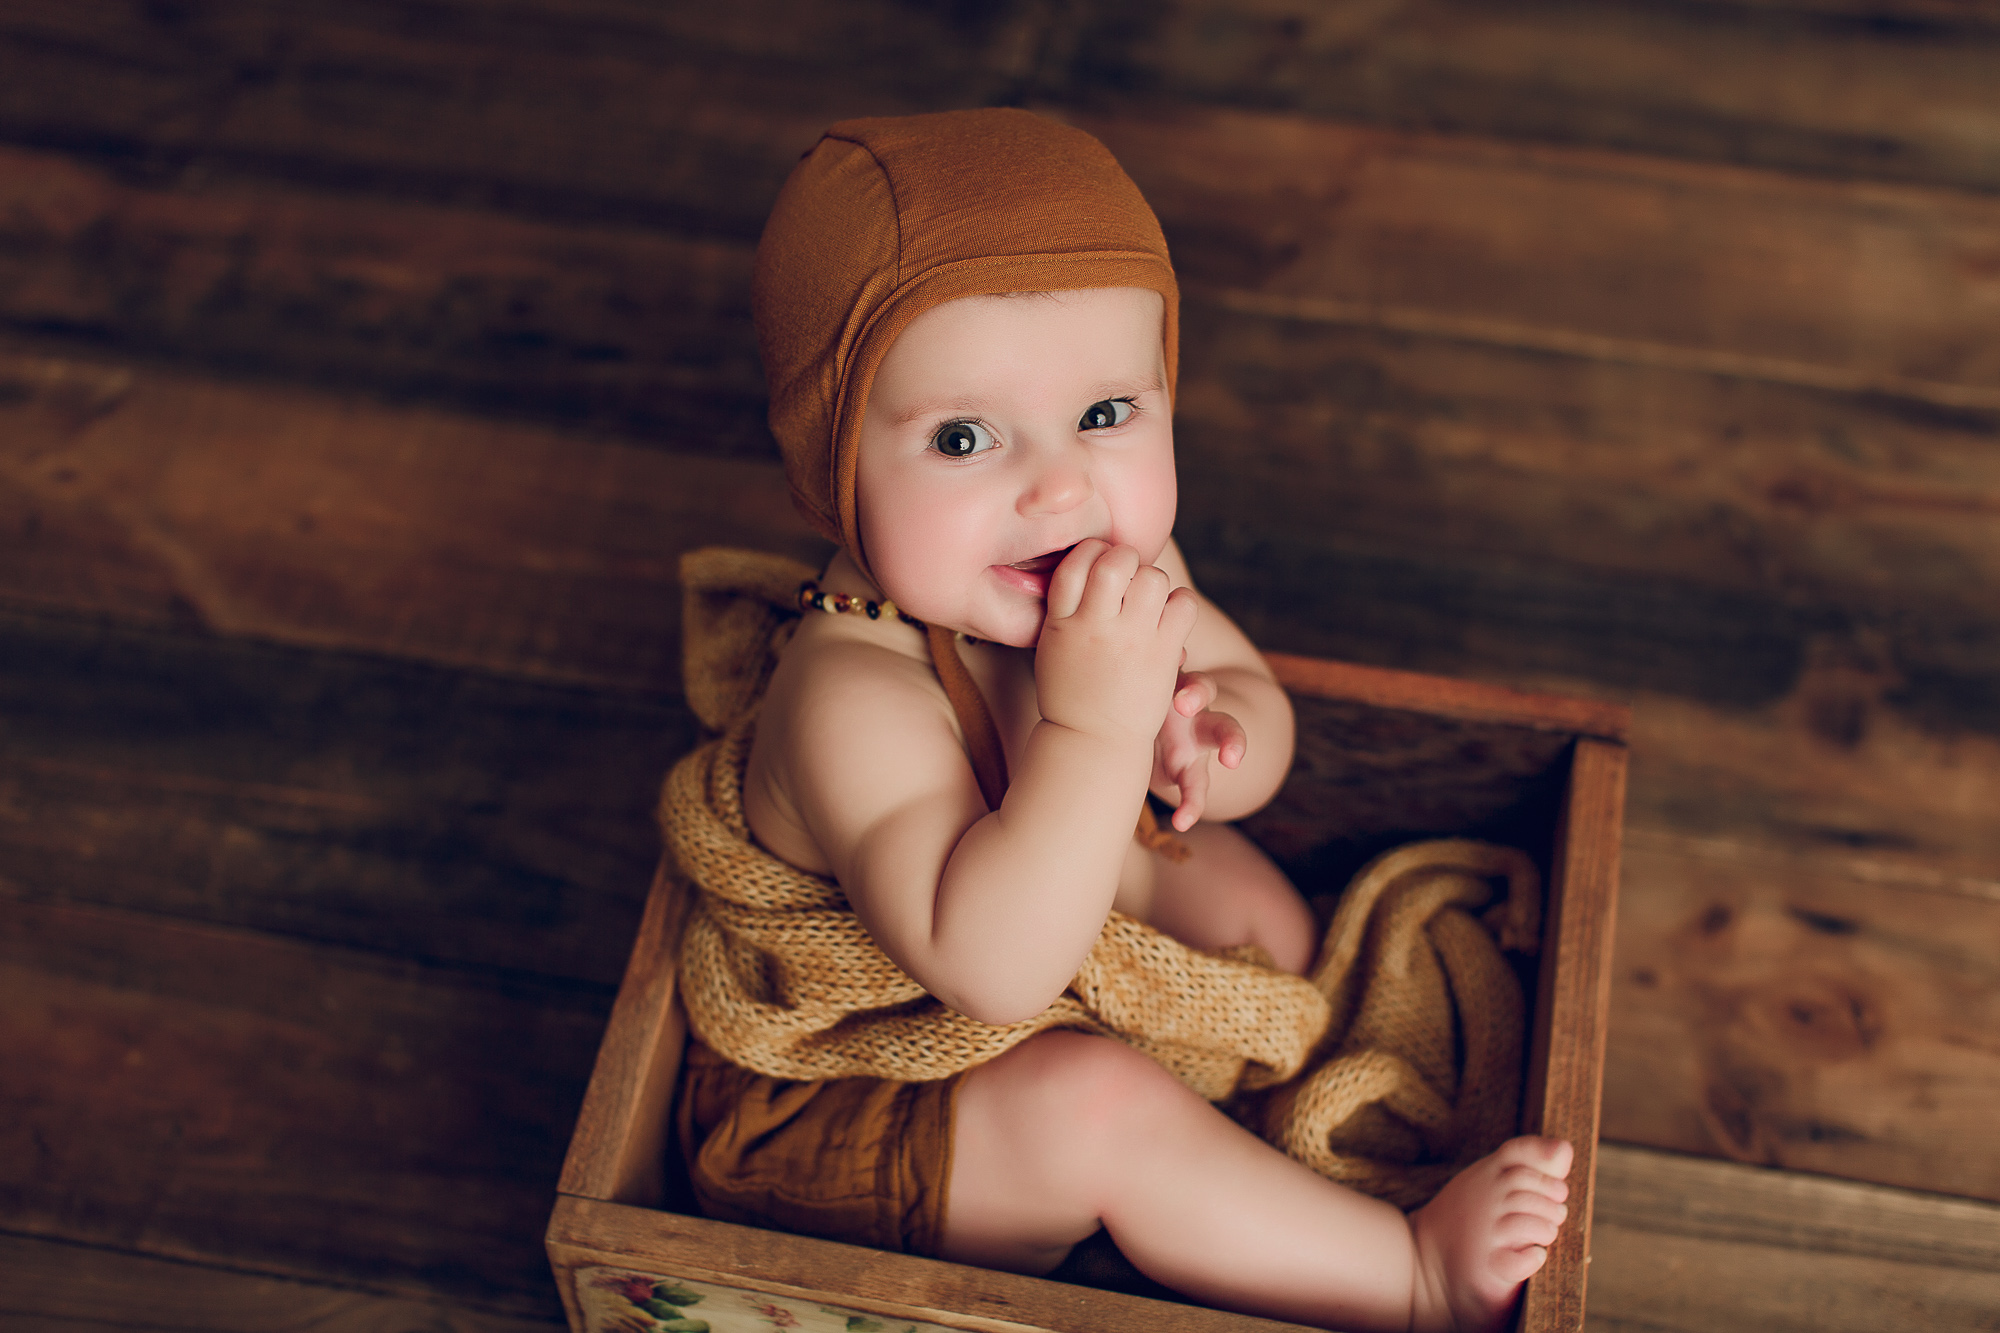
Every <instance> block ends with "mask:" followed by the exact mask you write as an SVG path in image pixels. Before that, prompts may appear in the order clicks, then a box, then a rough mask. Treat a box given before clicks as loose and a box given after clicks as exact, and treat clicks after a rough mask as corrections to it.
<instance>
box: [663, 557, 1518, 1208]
mask: <svg viewBox="0 0 2000 1333" xmlns="http://www.w3.org/2000/svg"><path fill="white" fill-rule="evenodd" d="M809 577H811V571H810V570H808V569H807V568H806V567H805V566H803V565H799V564H797V563H796V562H792V561H787V560H784V559H783V558H782V557H776V556H767V555H760V554H758V553H754V552H741V551H726V550H707V551H697V552H693V553H690V554H689V555H688V556H686V557H684V558H683V561H682V584H683V588H684V590H685V599H686V601H685V607H684V612H685V614H684V617H683V634H684V643H685V645H686V646H685V658H686V667H687V672H688V680H687V694H688V698H689V700H690V703H691V704H693V706H694V707H695V709H696V712H697V714H698V715H699V716H700V717H701V718H702V721H703V722H704V723H705V724H707V725H708V726H710V727H712V728H714V729H716V730H719V731H720V732H721V733H722V734H721V735H720V736H718V737H716V738H715V739H712V740H710V741H708V742H706V743H705V744H703V745H701V746H699V747H697V748H696V749H695V750H694V751H693V752H691V753H690V754H688V755H687V756H686V757H685V758H683V759H682V760H681V761H680V762H679V763H678V764H676V765H675V767H674V768H673V770H672V771H671V772H670V773H669V774H668V777H667V781H666V784H665V787H664V788H663V790H662V792H661V801H660V820H661V826H662V829H663V831H664V833H665V836H666V843H667V853H668V856H669V857H670V858H671V862H672V866H673V868H674V870H675V871H676V873H677V876H678V878H679V880H680V881H681V884H682V887H683V891H684V892H686V893H689V894H690V895H691V899H692V901H691V906H690V911H689V914H688V919H687V924H686V928H685V930H684V933H683V936H682V941H681V954H680V993H681V999H682V1002H683V1004H684V1005H685V1007H686V1009H687V1014H688V1020H689V1023H690V1025H691V1027H692V1029H693V1031H694V1032H695V1034H696V1035H697V1036H699V1037H700V1038H701V1040H702V1041H703V1042H704V1043H706V1044H707V1045H708V1046H709V1047H710V1048H711V1049H713V1050H715V1051H717V1052H718V1053H719V1054H721V1055H722V1056H723V1057H724V1058H726V1059H728V1060H731V1061H733V1062H734V1063H736V1064H738V1065H740V1066H742V1067H744V1068H746V1069H750V1070H753V1071H755V1072H757V1073H761V1074H767V1075H770V1076H772V1077H776V1078H785V1079H823V1078H843V1077H851V1076H857V1075H862V1076H869V1077H875V1078H887V1079H897V1080H902V1081H912V1082H914V1081H923V1080H929V1079H938V1078H945V1077H948V1076H950V1075H952V1074H956V1073H959V1072H962V1071H964V1070H966V1069H970V1068H972V1067H974V1066H976V1065H979V1064H982V1063H984V1062H985V1061H988V1060H991V1059H992V1058H994V1057H995V1056H997V1055H999V1054H1001V1053H1002V1052H1004V1051H1007V1050H1009V1049H1011V1048H1013V1047H1014V1046H1016V1045H1019V1044H1020V1043H1021V1042H1023V1041H1026V1040H1028V1039H1029V1038H1030V1037H1033V1036H1034V1035H1036V1034H1037V1033H1040V1032H1045V1031H1048V1030H1050V1029H1053V1028H1069V1029H1076V1030H1080V1031H1085V1032H1093V1033H1097V1034H1100V1035H1103V1036H1107V1037H1112V1038H1115V1039H1117V1040H1119V1041H1123V1042H1125V1043H1127V1044H1129V1045H1131V1046H1133V1047H1135V1048H1137V1049H1139V1050H1141V1051H1144V1052H1145V1053H1146V1054H1148V1055H1150V1056H1151V1057H1152V1058H1154V1059H1155V1060H1157V1061H1159V1063H1160V1064H1161V1065H1162V1066H1164V1067H1165V1068H1166V1069H1168V1070H1169V1071H1171V1072H1172V1073H1173V1074H1174V1075H1175V1077H1177V1078H1178V1079H1180V1080H1181V1081H1182V1082H1183V1083H1185V1084H1186V1085H1187V1086H1188V1087H1190V1088H1192V1089H1194V1090H1195V1091H1196V1092H1197V1093H1199V1094H1200V1095H1201V1096H1203V1097H1205V1098H1207V1099H1208V1100H1210V1101H1216V1102H1223V1103H1225V1104H1226V1106H1227V1109H1228V1110H1229V1111H1230V1112H1231V1114H1234V1115H1236V1116H1237V1117H1238V1118H1239V1119H1240V1120H1242V1121H1243V1122H1244V1123H1245V1124H1246V1125H1248V1126H1249V1127H1250V1128H1252V1129H1253V1130H1255V1131H1256V1132H1258V1133H1260V1134H1262V1135H1263V1136H1264V1137H1265V1138H1266V1139H1267V1140H1268V1141H1270V1142H1272V1143H1274V1144H1276V1145H1277V1146H1278V1147H1280V1148H1282V1149H1283V1150H1284V1151H1286V1152H1287V1153H1289V1154H1290V1155H1292V1156H1293V1157H1295V1158H1297V1159H1298V1160H1300V1161H1302V1162H1305V1163H1306V1164H1307V1165H1309V1166H1311V1167H1313V1168H1314V1169H1315V1170H1317V1171H1319V1172H1320V1173H1321V1174H1323V1175H1326V1176H1328V1177H1330V1178H1332V1179H1335V1180H1339V1181H1342V1182H1343V1183H1346V1184H1350V1185H1353V1186H1354V1187H1356V1188H1359V1189H1362V1190H1364V1191H1366V1192H1368V1193H1371V1194H1374V1195H1376V1196H1378V1197H1381V1198H1385V1199H1388V1200H1389V1201H1390V1202H1392V1203H1395V1204H1397V1205H1399V1206H1402V1207H1414V1206H1416V1205H1417V1204H1419V1203H1421V1202H1423V1201H1424V1200H1425V1199H1427V1198H1429V1197H1430V1195H1431V1194H1433V1193H1435V1192H1436V1190H1437V1188H1438V1187H1439V1186H1441V1185H1442V1184H1443V1183H1444V1181H1445V1180H1446V1179H1448V1178H1449V1177H1450V1176H1451V1174H1452V1173H1453V1172H1454V1171H1456V1170H1457V1169H1458V1168H1459V1167H1460V1166H1462V1165H1464V1164H1465V1163H1467V1162H1469V1161H1471V1160H1473V1159H1475V1158H1477V1157H1479V1156H1482V1155H1484V1154H1485V1153H1486V1152H1489V1151H1491V1150H1492V1149H1493V1148H1494V1147H1496V1146H1497V1145H1498V1144H1499V1143H1500V1142H1501V1141H1502V1140H1504V1139H1505V1138H1507V1137H1508V1136H1509V1135H1511V1134H1512V1133H1514V1132H1515V1120H1516V1117H1517V1114H1518V1105H1519V1096H1520V1084H1521V1076H1522V1037H1523V1033H1524V1031H1525V1014H1526V1006H1525V1003H1524V1000H1523V997H1522V994H1521V987H1520V984H1519V982H1518V981H1517V980H1516V978H1515V974H1514V970H1513V967H1512V966H1511V965H1510V964H1509V963H1508V962H1507V960H1506V958H1505V957H1504V956H1503V954H1502V949H1503V948H1505V949H1508V950H1512V951H1515V952H1520V953H1532V952H1533V951H1534V948H1535V944H1536V941H1537V940H1538V938H1539V924H1540V923H1539V913H1540V904H1541V892H1540V883H1539V877H1538V876H1537V874H1536V871H1535V868H1534V865H1533V862H1532V861H1531V860H1530V859H1529V858H1528V857H1527V856H1526V855H1525V854H1524V853H1522V852H1519V851H1517V850H1514V849H1512V848H1505V847H1497V846H1493V845H1491V844H1486V843H1478V842H1471V841H1467V840H1463V839H1443V840H1436V841H1430V842H1422V843H1415V844H1411V845H1409V846H1406V847H1402V848H1398V849H1396V850H1394V851H1391V852H1389V853H1386V854H1385V855H1383V856H1381V857H1378V858H1377V859H1376V860H1375V861H1373V862H1371V863H1370V864H1369V865H1368V866H1366V867H1364V868H1363V870H1362V871H1361V872H1360V873H1359V874H1358V875H1356V877H1355V879H1354V880H1353V882H1352V883H1350V885H1349V886H1348V888H1347V890H1346V892H1345V893H1344V895H1343V896H1342V897H1341V899H1340V901H1339V905H1338V907H1337V908H1336V909H1335V912H1334V916H1333V920H1332V922H1331V924H1330V925H1329V926H1328V928H1327V931H1326V935H1325V938H1324V940H1323V941H1322V944H1321V947H1320V951H1319V954H1318V956H1317V961H1316V963H1315V964H1314V966H1313V968H1312V969H1311V971H1310V972H1309V974H1308V975H1307V976H1304V977H1299V976H1293V975H1291V974H1289V973H1285V972H1281V971H1279V970H1277V969H1275V968H1272V967H1270V966H1268V965H1267V964H1266V961H1265V960H1263V959H1262V958H1261V956H1260V955H1261V951H1258V950H1255V949H1240V950H1230V951H1224V952H1209V951H1203V950H1198V949H1193V948H1190V947H1188V946H1187V945H1184V944H1182V943H1181V942H1180V941H1178V940H1175V939H1173V938H1172V937H1171V936H1168V935H1166V934H1164V933H1162V932H1160V931H1158V930H1155V929H1153V928H1152V927H1151V926H1148V925H1146V924H1145V923H1144V922H1141V921H1138V920H1136V919H1134V918H1132V917H1129V916H1126V915H1124V914H1122V913H1119V912H1113V913H1111V915H1110V917H1109V919H1107V920H1106V922H1105V925H1104V929H1103V932H1102V933H1101V934H1100V935H1099V937H1098V939H1097V942H1096V944H1095V945H1094V946H1093V947H1092V948H1091V950H1090V952H1089V954H1088V955H1087V956H1086V957H1085V959H1084V961H1083V964H1082V966H1081V967H1080V968H1079V969H1078V971H1077V974H1076V976H1075V978H1074V979H1073V980H1072V981H1071V982H1070V984H1069V986H1068V987H1067V988H1066V989H1065V990H1064V992H1063V993H1062V995H1060V996H1059V997H1058V998H1057V999H1056V1001H1055V1003H1053V1004H1051V1005H1050V1006H1049V1007H1048V1008H1047V1009H1045V1010H1044V1011H1042V1012H1041V1013H1040V1014H1037V1015H1036V1016H1035V1017H1033V1018H1030V1019H1027V1020H1024V1021H1022V1022H1019V1023H1012V1024H1007V1025H1004V1026H994V1025H989V1024H985V1023H980V1022H978V1021H976V1020H974V1019H970V1018H967V1017H966V1016H964V1015H963V1014H960V1013H957V1012H956V1011H954V1010H952V1009H950V1008H948V1007H946V1006H945V1005H944V1004H942V1003H941V1002H939V1001H938V1000H936V999H934V998H932V997H931V996H930V995H928V994H927V993H926V992H925V991H924V990H923V988H922V987H921V986H919V985H918V984H917V983H916V982H915V981H914V980H913V979H911V978H910V977H909V976H908V975H907V974H906V973H904V972H903V971H902V969H901V968H899V967H897V966H896V964H895V963H894V962H892V961H891V960H890V959H889V957H888V956H887V955H886V954H884V953H883V952H882V950H881V949H880V947H879V946H877V945H876V943H875V941H874V939H873V937H871V936H870V935H869V934H868V932H867V930H866V928H865V927H863V926H862V924H861V922H860V920H859V918H857V917H856V916H855V915H854V913H853V911H852V910H851V909H850V908H849V906H848V904H847V900H846V897H845V895H843V894H842V892H841V890H840V886H839V885H838V884H837V883H835V882H834V881H833V880H831V879H827V878H824V877H822V876H818V875H812V874H808V873H806V872H804V871H801V870H799V869H797V868H796V867H794V866H791V865H789V864H788V863H786V862H784V861H780V860H778V859H777V858H776V857H774V856H771V855H770V854H769V853H767V852H765V851H764V850H763V849H762V848H760V847H758V846H757V844H756V842H755V840H754V839H753V838H752V837H751V836H750V831H749V826H748V823H747V821H746V819H745V817H744V813H743V774H744V769H745V766H746V764H747V761H748V758H749V753H750V744H751V741H752V739H753V738H754V735H755V727H756V705H757V701H758V699H759V698H760V697H761V695H762V692H763V687H764V685H765V683H766V682H767V681H768V680H769V677H770V671H771V669H772V666H773V664H774V662H775V658H776V653H777V651H778V650H779V649H780V648H781V647H782V644H783V642H784V641H785V639H786V638H787V637H788V633H789V628H790V623H791V622H792V620H794V619H795V617H796V615H797V612H796V610H795V609H794V608H795V605H796V603H795V600H794V599H795V596H796V590H797V586H798V583H799V581H800V580H801V579H804V578H809ZM1496 881H1497V882H1499V883H1502V884H1504V885H1505V888H1504V890H1502V891H1501V892H1499V893H1496V892H1495V883H1496ZM1496 937H1497V938H1496Z"/></svg>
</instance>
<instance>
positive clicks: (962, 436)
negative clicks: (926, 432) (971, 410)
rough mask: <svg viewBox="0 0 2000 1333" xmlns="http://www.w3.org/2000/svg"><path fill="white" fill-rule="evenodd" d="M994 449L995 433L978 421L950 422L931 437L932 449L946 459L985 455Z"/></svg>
mask: <svg viewBox="0 0 2000 1333" xmlns="http://www.w3.org/2000/svg"><path fill="white" fill-rule="evenodd" d="M992 447H993V432H992V431H989V430H987V429H986V427H984V426H982V425H980V424H979V423H978V422H976V421H950V422H946V423H945V424H944V425H942V426H939V427H938V430H937V434H935V435H933V436H931V448H933V449H935V450H937V451H938V452H939V453H941V454H943V455H944V456H945V457H946V458H965V457H968V456H970V455H972V454H983V453H985V452H986V451H987V450H988V449H991V448H992Z"/></svg>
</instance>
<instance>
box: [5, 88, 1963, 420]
mask: <svg viewBox="0 0 2000 1333" xmlns="http://www.w3.org/2000/svg"><path fill="white" fill-rule="evenodd" d="M1043 109H1044V110H1050V111H1053V112H1055V113H1057V114H1067V115H1068V116H1069V118H1071V119H1074V120H1077V121H1078V123H1080V124H1082V125H1083V126H1084V127H1085V128H1087V129H1090V130H1091V131H1092V132H1094V133H1096V134H1097V135H1098V136H1099V137H1101V138H1102V139H1104V141H1105V142H1106V143H1107V144H1108V145H1109V146H1110V147H1111V148H1112V149H1113V150H1114V151H1115V152H1116V153H1118V154H1119V156H1120V157H1121V159H1122V160H1123V161H1124V164H1125V166H1126V168H1127V169H1128V170H1129V171H1130V172H1131V173H1132V175H1133V176H1134V178H1135V179H1136V180H1137V181H1138V182H1139V184H1140V185H1141V187H1142V188H1143V189H1144V190H1145V191H1146V193H1147V195H1148V198H1149V199H1150V200H1151V202H1152V204H1153V206H1154V208H1155V209H1156V210H1157V211H1158V212H1159V214H1160V216H1161V219H1162V221H1163V223H1164V225H1165V227H1166V230H1167V234H1168V237H1169V240H1170V242H1171V243H1172V245H1173V248H1174V252H1175V258H1176V263H1177V266H1178V268H1179V270H1180V275H1181V279H1182V281H1183V283H1184V284H1186V285H1188V286H1189V287H1190V288H1191V289H1192V290H1194V291H1195V292H1198V293H1201V294H1203V295H1204V296H1205V297H1206V298H1207V300H1208V301H1209V302H1210V303H1211V304H1212V305H1214V306H1216V307H1217V308H1218V309H1221V310H1236V311H1239V312H1248V313H1258V314H1264V315H1270V316H1276V317H1281V318H1286V319H1293V320H1300V321H1305V322H1308V323H1314V322H1317V323H1331V324H1334V325H1340V326H1350V325H1353V326H1363V327H1371V328H1382V329H1388V330H1392V331H1397V332H1401V333H1407V334H1416V335H1423V336H1431V337H1443V338H1447V339H1451V340H1456V341H1473V342H1485V343H1497V344H1500V345H1505V346H1520V347H1528V348H1534V349H1538V350H1541V351H1545V352H1556V353H1563V354H1568V355H1572V356H1581V357H1585V358H1593V359H1603V360H1610V361H1618V362H1629V363H1635V364H1640V365H1658V366H1662V367H1666V368H1677V369H1682V370H1692V371H1707V372H1712V373H1718V374H1723V375H1730V376H1739V377H1747V378H1752V379H1774V380H1777V381H1780V382H1787V383H1797V384H1802V385H1806V386H1810V387H1817V388H1826V389H1833V390H1837V391H1845V392H1855V393H1878V394H1890V395H1900V396H1904V397H1913V398H1916V399H1918V400H1919V401H1923V402H1929V403H1933V404H1935V405H1937V406H1939V407H1942V408H1960V409H1986V410H1988V411H1994V410H2000V353H1995V352H1994V351H1993V349H1992V340H1991V339H1990V338H1988V337H1985V336H1983V335H1984V331H1985V330H1986V329H1988V328H1989V327H1990V324H1991V319H1992V309H1993V306H1994V302H1995V301H1996V300H2000V295H1996V293H2000V267H1996V262H1995V256H1996V255H2000V201H1996V200H1993V199H1990V198H1985V197H1981V196H1976V195H1971V194H1966V193H1963V192H1952V191H1941V190H1926V189H1919V188H1914V187H1903V186H1890V185H1883V184H1878V183H1862V182H1837V181H1810V180H1802V179H1799V178H1797V177H1793V176H1786V175H1779V174H1775V173H1770V172H1754V171H1745V170H1741V169H1734V168H1721V167H1715V166H1709V165H1702V164H1693V163H1683V162H1672V161H1663V160H1660V159H1657V158H1648V157H1640V156H1635V155H1627V154H1612V153H1605V152H1594V151H1580V150H1574V149H1559V148H1529V147H1524V146H1522V145H1519V144H1510V143H1496V142H1491V141H1488V140H1484V139H1478V138H1472V137H1467V136H1453V137H1440V136H1433V135H1420V134H1410V133H1405V132H1397V131H1386V130H1381V129H1371V128H1363V127H1357V126H1348V125H1330V124H1324V123H1320V122H1315V121H1312V120H1309V119H1306V118H1303V117H1299V116H1280V115H1270V114H1256V115H1252V114H1247V113H1241V112H1211V111H1200V110H1188V109H1182V110H1176V111H1171V112H1167V111H1154V112H1152V113H1151V114H1147V115H1137V114H1130V113H1128V114H1123V115H1094V114H1080V113H1077V112H1074V111H1070V112H1064V111H1063V109H1062V108H1061V106H1060V104H1049V105H1046V106H1044V107H1043ZM776 186H777V182H776V181H775V180H774V181H772V182H770V183H769V186H768V189H767V191H766V192H765V193H764V194H762V195H760V196H758V197H757V199H756V200H755V201H754V206H755V207H756V208H757V209H758V210H759V211H760V212H761V210H762V209H765V208H768V206H769V201H770V199H771V198H772V196H773V195H774V194H775V192H776ZM0 213H4V215H5V216H6V223H5V228H4V234H5V237H6V240H7V242H8V244H7V245H6V247H5V248H4V251H0V326H11V327H13V328H15V329H17V330H24V331H31V332H34V333H37V334H40V335H44V336H47V335H62V336H64V337H67V338H69V339H71V340H80V341H81V342H83V343H85V344H89V345H97V346H106V347H112V348H116V349H119V350H123V351H128V352H134V351H136V352H145V353H148V354H153V355H169V356H173V357H178V358H184V359H185V358H193V359H197V360H202V361H208V362H213V363H216V364H221V365H232V366H241V367H245V368H249V369H255V370H258V371H261V372H263V373H276V374H282V375H286V376H291V377H304V378H309V379H313V380H316V381H318V382H323V383H333V384H357V383H359V384H367V385H371V386H373V387H374V388H375V389H377V390H378V391H383V392H389V393H394V394H404V395H408V394H415V395H419V396H425V397H430V398H434V399H438V400H441V401H449V402H452V403H455V404H460V405H471V406H475V407H478V408H480V409H481V410H485V411H512V412H521V411H525V412H530V413H534V414H538V415H542V416H547V417H553V418H556V419H561V420H565V421H571V422H579V423H587V424H597V425H605V426H613V427H618V428H622V429H626V430H628V431H633V432H638V433H643V434H650V435H654V436H659V437H664V439H665V441H666V442H667V443H668V444H669V445H670V447H676V448H682V449H689V450H695V451H704V452H714V453H736V454H762V453H768V451H769V449H770V445H769V441H768V437H767V436H766V435H765V433H764V431H763V428H762V425H761V423H760V422H759V420H758V418H759V417H760V416H761V384H760V377H759V375H758V371H757V364H756V354H755V347H754V340H753V337H752V334H751V330H750V322H749V316H748V300H747V290H748V275H749V266H750V256H749V247H748V245H747V244H745V243H743V242H741V241H736V242H731V241H723V240H700V239H687V238H685V237H683V236H679V235H675V234H673V233H672V232H671V231H668V232H666V233H662V232H660V231H658V230H653V229H648V228H645V227H641V226H638V225H623V226H611V225H601V224H600V225H586V224H585V223H584V222H582V221H578V220H569V221H566V222H564V223H562V224H560V225H558V224H556V223H551V222H534V221H525V220H519V219H512V218H507V217H503V216H498V215H495V214H493V213H490V212H484V211H479V210H475V209H469V208H463V207H461V208H442V207H436V206H428V205H420V204H414V203H406V202H393V201H385V200H379V199H369V198H357V197H352V196H347V195H342V194H338V193H332V192H329V191H327V190H325V189H319V190H313V189H302V188H297V187H286V186H282V185H278V184H275V183H271V182H253V181H244V180H239V179H233V178H224V179H221V180H216V181H210V180H206V179H203V178H200V177H194V178H189V179H182V180H177V181H174V182H171V183H155V184H152V185H150V186H141V185H139V184H137V183H135V182H133V181H132V180H131V179H129V177H127V176H126V175H125V174H123V173H120V172H117V171H115V170H113V169H112V168H111V167H109V166H105V165H101V164H100V165H95V166H90V165H85V164H84V163H82V162H79V161H77V160H75V159H73V158H71V157H66V156H58V155H55V154H50V153H34V152H24V151H21V150H18V149H5V148H0Z"/></svg>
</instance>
